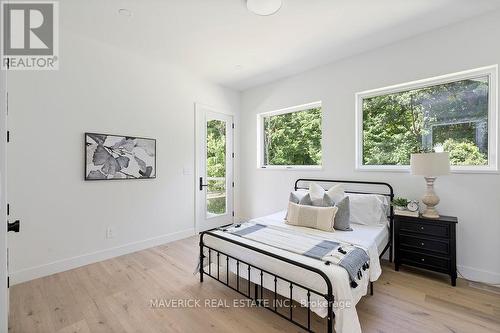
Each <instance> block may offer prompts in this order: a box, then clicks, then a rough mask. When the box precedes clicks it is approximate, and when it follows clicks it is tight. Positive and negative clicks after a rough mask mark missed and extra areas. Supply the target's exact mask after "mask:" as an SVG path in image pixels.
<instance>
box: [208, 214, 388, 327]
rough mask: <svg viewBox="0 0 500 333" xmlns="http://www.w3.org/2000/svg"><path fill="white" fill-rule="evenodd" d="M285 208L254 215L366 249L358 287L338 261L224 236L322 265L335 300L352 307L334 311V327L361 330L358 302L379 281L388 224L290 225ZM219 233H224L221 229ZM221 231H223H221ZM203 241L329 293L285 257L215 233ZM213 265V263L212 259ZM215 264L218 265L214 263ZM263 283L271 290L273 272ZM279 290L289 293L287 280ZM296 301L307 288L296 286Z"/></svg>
mask: <svg viewBox="0 0 500 333" xmlns="http://www.w3.org/2000/svg"><path fill="white" fill-rule="evenodd" d="M285 214H286V212H285V211H281V212H278V213H275V214H272V215H268V216H264V217H260V218H256V219H253V220H252V221H253V222H258V223H260V224H269V225H278V226H280V227H284V228H291V229H295V230H301V231H302V232H304V233H307V234H314V235H319V236H321V237H326V238H328V239H332V240H335V239H336V240H340V241H343V242H349V243H352V244H355V245H358V246H360V247H363V248H365V249H366V250H367V252H368V254H369V256H370V268H369V269H368V271H367V272H366V273H365V274H364V275H363V278H362V279H361V281H359V285H358V287H356V288H351V287H350V284H349V277H348V274H347V272H346V271H345V269H344V268H342V267H340V266H336V265H329V266H327V265H325V264H324V263H323V262H321V261H319V260H316V259H313V258H308V257H305V256H303V255H299V254H295V253H291V252H288V251H284V250H281V249H277V248H274V247H270V246H267V245H265V244H260V243H255V242H253V241H251V240H248V239H245V238H242V237H238V236H234V235H230V234H227V233H224V234H223V235H224V237H226V238H232V239H235V240H237V241H238V242H241V243H245V244H249V245H253V246H255V247H258V248H260V249H263V250H265V251H268V252H272V253H275V254H278V255H280V256H283V257H287V258H290V259H293V260H295V261H298V262H302V263H305V264H307V265H309V266H312V267H317V268H319V269H321V270H322V271H323V272H325V274H327V276H328V277H329V278H330V281H331V282H332V285H333V294H334V297H335V299H336V300H342V301H344V302H349V303H350V304H351V306H350V307H346V308H343V309H334V312H335V315H336V317H335V329H336V332H338V333H361V327H360V324H359V320H358V316H357V313H356V308H355V305H356V304H357V302H358V301H359V300H360V299H361V297H362V296H364V295H366V293H367V287H368V283H369V281H376V280H377V279H378V277H379V276H380V274H381V269H380V262H379V258H378V257H379V254H380V253H381V251H382V250H383V249H384V247H385V245H386V244H387V240H388V237H389V232H388V227H387V225H377V226H366V225H358V224H351V227H352V228H353V229H354V230H353V231H335V232H325V231H321V230H316V229H310V228H303V227H296V226H290V225H287V224H285V223H284V217H285ZM217 233H221V232H218V231H217ZM221 234H222V233H221ZM204 243H205V245H207V246H210V247H212V248H214V249H217V250H220V251H222V252H224V253H227V254H229V255H231V256H234V257H236V258H239V259H240V260H243V261H246V262H249V263H250V264H251V265H255V266H256V267H260V268H262V269H265V270H267V271H270V272H275V273H276V274H278V275H280V276H282V277H284V278H288V279H290V280H292V281H295V282H297V283H300V284H302V285H304V286H306V287H309V288H311V289H314V290H317V291H320V292H323V293H326V284H325V282H324V280H323V278H321V277H320V276H319V275H318V274H316V273H313V272H310V271H306V270H304V269H301V268H298V267H296V266H292V265H290V264H287V263H285V262H283V261H280V260H277V259H274V258H270V257H268V256H265V255H264V254H260V253H256V252H254V251H251V250H248V249H245V248H242V247H239V246H235V245H234V244H232V243H230V242H225V241H224V240H221V239H218V238H216V237H210V235H206V236H205V238H204ZM212 265H214V264H213V263H212ZM214 268H215V267H214ZM241 269H243V271H244V269H245V267H244V266H242V265H240V270H241ZM230 270H231V271H232V272H233V273H235V272H236V263H235V262H230ZM251 280H252V281H253V282H255V283H259V284H260V275H259V272H258V271H256V270H252V275H251ZM264 287H265V288H267V289H270V290H273V289H274V279H273V277H272V276H264ZM278 293H280V294H282V295H283V296H288V295H289V285H288V284H286V283H284V282H283V283H278ZM293 298H294V299H295V300H296V301H298V302H301V301H302V302H303V301H304V300H305V299H307V296H306V291H305V290H304V289H301V288H294V297H293ZM311 300H312V301H315V300H316V301H318V302H320V301H324V299H323V298H319V297H317V298H316V299H315V297H311ZM311 310H312V311H313V312H315V313H316V314H318V315H319V316H321V317H325V316H326V314H327V312H328V311H327V308H326V306H325V305H324V302H323V303H320V304H318V305H317V306H313V307H311Z"/></svg>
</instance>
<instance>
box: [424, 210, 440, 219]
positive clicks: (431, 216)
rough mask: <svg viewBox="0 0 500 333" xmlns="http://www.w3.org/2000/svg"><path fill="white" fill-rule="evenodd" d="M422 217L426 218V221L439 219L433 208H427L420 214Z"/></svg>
mask: <svg viewBox="0 0 500 333" xmlns="http://www.w3.org/2000/svg"><path fill="white" fill-rule="evenodd" d="M422 216H423V217H425V218H428V219H438V218H439V214H438V212H437V210H436V208H434V207H432V208H429V207H427V209H426V210H425V211H424V212H423V213H422Z"/></svg>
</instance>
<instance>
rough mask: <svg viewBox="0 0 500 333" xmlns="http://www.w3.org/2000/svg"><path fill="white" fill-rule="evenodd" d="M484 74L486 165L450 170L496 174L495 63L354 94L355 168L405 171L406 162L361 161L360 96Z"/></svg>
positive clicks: (383, 93)
mask: <svg viewBox="0 0 500 333" xmlns="http://www.w3.org/2000/svg"><path fill="white" fill-rule="evenodd" d="M485 76H487V77H488V88H489V91H488V165H471V166H458V165H455V166H453V165H452V166H451V172H452V173H498V155H499V151H498V127H499V125H498V94H497V89H498V88H497V87H498V81H497V80H498V65H491V66H486V67H481V68H476V69H471V70H466V71H462V72H457V73H452V74H446V75H440V76H436V77H432V78H428V79H423V80H417V81H411V82H407V83H402V84H397V85H392V86H387V87H383V88H378V89H373V90H367V91H362V92H358V93H356V94H355V104H356V105H355V108H356V121H355V126H356V128H355V133H356V149H355V150H356V161H355V170H356V171H381V172H409V170H410V166H409V165H364V164H363V99H365V98H371V97H376V96H381V95H387V94H393V93H398V92H403V91H408V90H413V89H421V88H427V87H430V86H435V85H440V84H446V83H451V82H456V81H461V80H466V79H473V78H478V77H485Z"/></svg>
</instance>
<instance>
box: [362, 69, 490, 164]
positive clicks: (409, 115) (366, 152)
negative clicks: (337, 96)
mask: <svg viewBox="0 0 500 333" xmlns="http://www.w3.org/2000/svg"><path fill="white" fill-rule="evenodd" d="M496 76H497V67H496V66H491V67H487V68H481V69H476V70H471V71H467V72H462V73H457V74H452V75H446V76H441V77H437V78H433V79H428V80H422V81H418V82H412V83H407V84H402V85H398V86H393V87H388V88H382V89H377V90H373V91H368V92H362V93H358V94H356V97H357V106H356V108H357V111H356V112H357V125H356V126H357V135H358V140H357V145H356V149H357V162H356V164H357V168H358V169H364V170H370V169H371V170H381V169H382V170H396V169H402V170H406V169H408V165H409V164H410V155H411V153H414V152H426V151H429V152H430V151H447V152H449V153H450V163H451V165H452V170H454V171H497V133H496V131H497V106H496Z"/></svg>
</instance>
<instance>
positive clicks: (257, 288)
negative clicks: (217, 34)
mask: <svg viewBox="0 0 500 333" xmlns="http://www.w3.org/2000/svg"><path fill="white" fill-rule="evenodd" d="M301 182H308V183H311V182H317V183H335V184H358V185H375V186H383V187H387V188H388V192H389V193H377V192H365V191H363V192H360V191H347V190H346V191H345V192H346V193H356V194H377V195H383V196H387V197H389V198H390V200H391V202H392V200H393V199H394V190H393V188H392V186H391V185H390V184H388V183H383V182H371V181H355V180H331V179H308V178H301V179H297V180H296V181H295V184H294V189H295V191H297V190H298V189H307V187H300V186H299V184H300V183H301ZM388 218H389V240H388V242H387V245H386V246H385V248H384V250H383V251H382V253H381V254H380V257H382V256H383V255H384V254H385V252H386V251H387V250H388V249H389V261H391V262H392V253H393V251H392V243H393V239H392V230H393V224H394V211H393V208H392V205H390V210H389V215H388ZM205 235H210V236H211V237H215V238H219V239H221V240H224V241H226V242H229V243H232V244H235V245H237V246H240V247H243V248H245V249H248V250H251V251H254V252H257V253H260V254H264V255H266V256H268V257H271V258H274V259H278V260H281V261H283V262H285V263H288V264H290V265H293V266H297V267H300V268H303V269H305V270H307V271H310V272H313V273H316V274H318V275H319V276H320V277H322V278H323V280H324V281H325V284H326V289H327V292H326V294H325V293H322V292H319V291H316V290H314V289H311V288H309V287H306V286H304V285H302V284H300V283H297V282H294V281H291V280H290V279H287V278H284V277H281V276H279V275H278V274H276V273H273V272H270V271H268V270H265V269H262V268H260V267H257V266H255V265H252V264H250V263H249V262H246V261H244V260H241V259H238V258H236V257H234V256H231V255H229V254H227V253H224V252H222V251H220V250H216V249H214V248H212V247H209V246H207V245H205V243H204V242H203V238H204V236H205ZM199 246H200V256H199V260H200V268H199V274H200V282H203V277H204V275H208V276H210V277H211V278H213V279H214V280H216V281H219V282H221V283H222V284H224V285H226V286H227V287H229V288H230V289H232V290H234V291H236V292H238V293H240V294H241V295H243V296H245V297H247V298H249V299H251V300H254V301H255V304H257V305H259V306H262V307H264V308H266V309H268V310H270V311H272V312H274V313H276V314H277V315H279V316H280V317H282V318H284V319H286V320H288V321H290V322H292V323H293V324H295V325H297V326H299V327H300V328H302V329H304V330H306V331H308V332H313V331H312V329H311V304H310V301H311V294H316V295H318V296H320V297H323V298H324V299H325V300H326V302H327V304H328V315H327V317H326V318H327V325H328V327H327V332H328V333H332V332H333V321H334V319H335V313H334V312H333V304H334V296H333V286H332V282H331V281H330V279H329V278H328V276H327V275H326V274H325V273H324V272H323V271H322V270H320V269H318V268H316V267H311V266H309V265H306V264H304V263H301V262H298V261H295V260H292V259H289V258H286V257H283V256H280V255H277V254H275V253H272V252H269V251H265V250H262V249H259V248H257V247H254V246H252V245H248V244H244V243H241V242H238V241H236V240H234V239H230V238H226V237H223V236H221V235H219V234H216V233H214V232H213V229H211V230H207V231H204V232H201V233H200V243H199ZM204 249H208V262H209V265H208V272H207V271H205V268H204V264H203V263H204V259H205V258H206V256H205V254H204ZM212 252H213V255H215V256H216V258H217V272H216V274H215V272H212V268H211V262H212ZM221 256H222V257H225V260H226V272H225V273H226V274H225V275H226V279H225V281H224V280H221V278H220V268H221V267H220V261H221ZM230 260H234V261H236V287H235V286H234V285H231V284H230V279H229V262H230ZM241 264H243V265H244V266H246V267H247V268H246V270H247V272H246V275H243V274H245V273H244V272H243V273H242V272H240V265H241ZM252 268H253V269H255V270H257V272H259V271H260V284H256V283H253V284H254V295H253V297H252V293H251V284H252V282H251V269H252ZM212 273H213V274H212ZM240 273H242V274H241V275H240ZM265 274H266V275H269V276H271V277H274V295H273V297H274V303H273V306H272V307H270V306H266V305H265V304H264V303H263V302H261V300H262V299H263V297H264V287H263V285H264V283H263V280H264V275H265ZM240 277H241V278H243V279H245V278H246V279H247V288H246V293H245V292H244V290H242V288H241V287H240ZM279 280H280V281H284V282H285V283H289V285H290V294H289V296H288V300H289V302H290V303H289V304H290V306H289V313H288V315H284V314H283V313H280V312H278V309H277V306H276V304H277V297H278V292H277V283H278V281H279ZM294 286H296V287H299V288H302V289H304V290H306V291H307V325H304V324H302V323H300V322H298V321H296V320H294V318H293V305H292V303H293V287H294ZM259 293H260V297H261V299H259ZM370 294H371V295H373V282H370Z"/></svg>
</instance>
